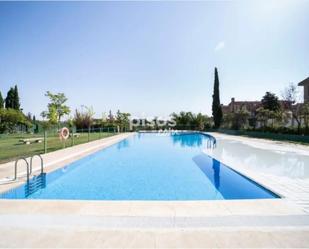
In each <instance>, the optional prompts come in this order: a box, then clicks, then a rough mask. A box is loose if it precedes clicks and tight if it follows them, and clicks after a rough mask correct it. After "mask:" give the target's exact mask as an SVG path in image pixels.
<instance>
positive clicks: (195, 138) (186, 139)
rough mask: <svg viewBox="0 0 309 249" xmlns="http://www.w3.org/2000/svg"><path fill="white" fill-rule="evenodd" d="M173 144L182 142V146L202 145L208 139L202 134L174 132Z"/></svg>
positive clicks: (172, 136)
mask: <svg viewBox="0 0 309 249" xmlns="http://www.w3.org/2000/svg"><path fill="white" fill-rule="evenodd" d="M171 138H172V141H173V144H180V146H181V147H201V146H202V145H203V141H204V140H205V139H208V138H207V137H206V136H204V135H201V134H172V135H171Z"/></svg>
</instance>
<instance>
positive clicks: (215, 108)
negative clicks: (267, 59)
mask: <svg viewBox="0 0 309 249" xmlns="http://www.w3.org/2000/svg"><path fill="white" fill-rule="evenodd" d="M212 116H213V119H214V123H215V128H219V127H220V125H221V121H222V108H221V104H220V93H219V76H218V70H217V68H216V67H215V82H214V92H213V95H212Z"/></svg>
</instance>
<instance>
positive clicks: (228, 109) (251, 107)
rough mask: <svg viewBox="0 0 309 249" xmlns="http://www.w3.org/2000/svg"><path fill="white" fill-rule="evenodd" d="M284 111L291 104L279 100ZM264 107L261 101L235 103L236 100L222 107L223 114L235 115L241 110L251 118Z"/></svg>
mask: <svg viewBox="0 0 309 249" xmlns="http://www.w3.org/2000/svg"><path fill="white" fill-rule="evenodd" d="M279 103H280V105H281V107H282V109H284V110H287V109H289V108H290V107H291V103H290V102H289V101H285V100H279ZM261 106H262V102H261V101H235V98H231V102H230V103H229V104H228V105H222V106H221V108H222V112H223V114H228V113H235V112H238V111H240V110H246V111H248V112H249V113H250V115H251V116H254V115H255V114H256V110H257V109H258V108H259V107H261Z"/></svg>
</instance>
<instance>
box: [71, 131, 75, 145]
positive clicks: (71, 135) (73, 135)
mask: <svg viewBox="0 0 309 249" xmlns="http://www.w3.org/2000/svg"><path fill="white" fill-rule="evenodd" d="M71 136H72V146H74V128H73V127H72V134H71Z"/></svg>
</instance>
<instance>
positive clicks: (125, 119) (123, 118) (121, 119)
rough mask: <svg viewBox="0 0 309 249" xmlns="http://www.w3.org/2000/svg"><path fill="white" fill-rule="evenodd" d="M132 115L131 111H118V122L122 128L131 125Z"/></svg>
mask: <svg viewBox="0 0 309 249" xmlns="http://www.w3.org/2000/svg"><path fill="white" fill-rule="evenodd" d="M130 115H131V114H130V113H125V112H120V110H118V111H117V115H116V123H117V125H118V126H119V128H120V129H121V130H122V129H124V128H128V127H129V125H130V119H129V117H130Z"/></svg>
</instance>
